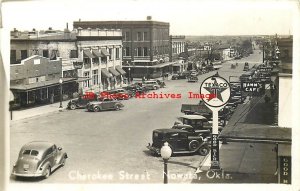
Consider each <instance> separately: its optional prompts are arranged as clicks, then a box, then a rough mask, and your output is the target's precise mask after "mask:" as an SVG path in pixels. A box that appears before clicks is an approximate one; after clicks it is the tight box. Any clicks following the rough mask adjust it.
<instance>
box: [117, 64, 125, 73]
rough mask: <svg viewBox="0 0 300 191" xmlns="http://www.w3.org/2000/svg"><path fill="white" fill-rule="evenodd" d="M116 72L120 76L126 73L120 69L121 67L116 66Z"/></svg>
mask: <svg viewBox="0 0 300 191" xmlns="http://www.w3.org/2000/svg"><path fill="white" fill-rule="evenodd" d="M116 70H117V71H118V72H119V73H120V74H121V75H125V74H126V72H125V71H124V70H123V69H122V68H121V66H116Z"/></svg>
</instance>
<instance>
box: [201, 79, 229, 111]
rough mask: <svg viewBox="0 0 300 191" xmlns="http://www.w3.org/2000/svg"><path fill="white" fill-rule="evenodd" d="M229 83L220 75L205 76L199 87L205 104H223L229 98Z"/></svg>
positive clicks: (212, 105)
mask: <svg viewBox="0 0 300 191" xmlns="http://www.w3.org/2000/svg"><path fill="white" fill-rule="evenodd" d="M230 92H231V90H230V84H229V83H228V82H227V80H225V79H224V78H222V77H220V76H211V77H209V78H206V79H205V80H204V81H203V82H202V84H201V87H200V93H201V95H209V96H204V98H203V99H202V100H203V101H204V103H205V104H207V105H208V106H211V107H221V106H223V105H225V104H226V103H227V102H228V101H229V98H230Z"/></svg>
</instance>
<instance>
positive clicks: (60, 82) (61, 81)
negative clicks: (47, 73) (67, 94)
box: [58, 78, 63, 108]
mask: <svg viewBox="0 0 300 191" xmlns="http://www.w3.org/2000/svg"><path fill="white" fill-rule="evenodd" d="M58 82H59V85H60V104H59V108H63V106H62V83H63V80H62V79H61V78H60V79H59V81H58Z"/></svg>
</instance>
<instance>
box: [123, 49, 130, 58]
mask: <svg viewBox="0 0 300 191" xmlns="http://www.w3.org/2000/svg"><path fill="white" fill-rule="evenodd" d="M124 55H125V56H130V48H129V47H125V53H124Z"/></svg>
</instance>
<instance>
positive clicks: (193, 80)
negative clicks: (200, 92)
mask: <svg viewBox="0 0 300 191" xmlns="http://www.w3.org/2000/svg"><path fill="white" fill-rule="evenodd" d="M188 82H198V77H197V76H189V77H188Z"/></svg>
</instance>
